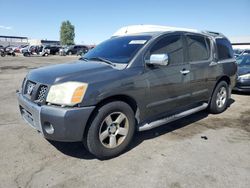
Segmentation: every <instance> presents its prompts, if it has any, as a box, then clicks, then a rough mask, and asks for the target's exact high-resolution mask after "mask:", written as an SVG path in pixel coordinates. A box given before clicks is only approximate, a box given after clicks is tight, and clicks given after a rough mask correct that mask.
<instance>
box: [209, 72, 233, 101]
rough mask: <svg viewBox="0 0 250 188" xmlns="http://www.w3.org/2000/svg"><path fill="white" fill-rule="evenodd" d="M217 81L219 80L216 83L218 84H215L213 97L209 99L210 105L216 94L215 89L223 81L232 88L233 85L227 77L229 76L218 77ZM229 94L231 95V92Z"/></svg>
mask: <svg viewBox="0 0 250 188" xmlns="http://www.w3.org/2000/svg"><path fill="white" fill-rule="evenodd" d="M216 80H217V81H216V84H215V85H214V87H213V92H212V93H211V96H210V99H209V104H210V102H211V99H212V96H213V94H214V91H215V88H216V87H217V85H218V84H219V83H220V82H221V81H225V82H226V83H227V84H228V86H229V87H230V85H231V80H230V77H229V76H227V75H223V76H220V77H218V78H217V79H216ZM229 93H230V92H229ZM230 95H231V94H230Z"/></svg>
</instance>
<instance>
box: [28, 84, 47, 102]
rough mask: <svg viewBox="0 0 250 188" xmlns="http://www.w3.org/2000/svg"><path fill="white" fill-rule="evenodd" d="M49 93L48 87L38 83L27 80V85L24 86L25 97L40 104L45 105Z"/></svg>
mask: <svg viewBox="0 0 250 188" xmlns="http://www.w3.org/2000/svg"><path fill="white" fill-rule="evenodd" d="M47 93H48V86H47V85H43V84H40V83H36V82H33V81H30V80H25V83H24V85H23V95H24V96H25V97H26V98H27V99H29V100H30V101H33V102H35V103H39V104H45V102H46V97H47Z"/></svg>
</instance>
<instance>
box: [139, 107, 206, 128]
mask: <svg viewBox="0 0 250 188" xmlns="http://www.w3.org/2000/svg"><path fill="white" fill-rule="evenodd" d="M207 107H208V104H207V103H203V104H202V105H201V106H198V107H195V108H192V109H190V110H187V111H184V112H181V113H179V114H175V115H172V116H169V117H166V118H163V119H160V120H156V121H153V122H151V123H149V124H148V123H146V124H144V125H142V126H140V127H139V131H146V130H150V129H153V128H155V127H158V126H161V125H164V124H167V123H170V122H172V121H175V120H178V119H181V118H183V117H186V116H189V115H191V114H194V113H196V112H199V111H202V110H205V109H206V108H207Z"/></svg>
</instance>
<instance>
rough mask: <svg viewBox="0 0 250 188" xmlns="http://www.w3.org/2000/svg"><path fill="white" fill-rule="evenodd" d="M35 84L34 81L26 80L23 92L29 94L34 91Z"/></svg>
mask: <svg viewBox="0 0 250 188" xmlns="http://www.w3.org/2000/svg"><path fill="white" fill-rule="evenodd" d="M35 86H36V83H35V82H31V81H30V80H28V81H27V82H26V84H25V87H24V94H27V95H30V96H31V95H32V93H33V91H34V88H35Z"/></svg>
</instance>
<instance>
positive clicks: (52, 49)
mask: <svg viewBox="0 0 250 188" xmlns="http://www.w3.org/2000/svg"><path fill="white" fill-rule="evenodd" d="M60 48H61V46H45V49H49V50H50V55H58V54H59V50H60Z"/></svg>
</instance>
